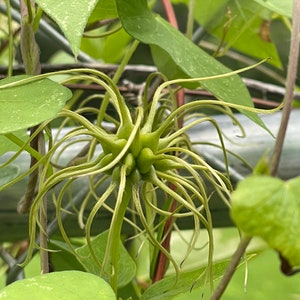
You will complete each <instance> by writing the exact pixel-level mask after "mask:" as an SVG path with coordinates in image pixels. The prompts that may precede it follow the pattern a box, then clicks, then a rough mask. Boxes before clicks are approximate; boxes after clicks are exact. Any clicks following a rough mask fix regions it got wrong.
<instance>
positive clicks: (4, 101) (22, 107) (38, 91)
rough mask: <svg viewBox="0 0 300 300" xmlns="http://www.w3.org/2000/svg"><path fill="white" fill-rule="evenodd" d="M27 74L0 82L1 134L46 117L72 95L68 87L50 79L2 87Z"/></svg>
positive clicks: (56, 111) (48, 117)
mask: <svg viewBox="0 0 300 300" xmlns="http://www.w3.org/2000/svg"><path fill="white" fill-rule="evenodd" d="M28 77H29V76H25V75H20V76H13V77H10V78H6V79H3V80H1V81H0V116H1V118H0V134H3V133H8V132H13V131H17V130H20V129H24V128H28V127H31V126H34V125H37V124H39V123H41V122H43V121H45V120H49V119H51V118H53V117H55V115H56V114H57V113H58V112H59V111H60V110H61V109H62V108H63V106H64V104H65V102H66V101H67V100H68V99H69V98H70V97H71V96H72V93H71V91H70V90H69V89H67V88H65V87H63V86H62V85H60V84H58V83H56V82H54V81H52V80H50V79H40V80H36V81H32V82H30V83H27V84H18V85H15V86H11V87H5V84H7V83H12V82H14V83H17V82H18V81H20V80H22V79H25V78H28Z"/></svg>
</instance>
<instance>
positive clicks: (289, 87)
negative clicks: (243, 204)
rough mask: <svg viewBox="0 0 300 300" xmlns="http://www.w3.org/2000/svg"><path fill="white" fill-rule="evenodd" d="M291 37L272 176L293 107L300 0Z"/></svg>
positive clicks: (275, 172)
mask: <svg viewBox="0 0 300 300" xmlns="http://www.w3.org/2000/svg"><path fill="white" fill-rule="evenodd" d="M292 26H293V27H292V36H291V45H290V53H289V65H288V70H287V82H286V94H285V97H284V100H283V101H284V107H283V110H282V118H281V124H280V127H279V131H278V135H277V138H276V143H275V147H274V152H273V155H272V158H271V169H270V173H271V175H272V176H275V175H276V174H277V169H278V166H279V161H280V156H281V152H282V149H283V143H284V138H285V134H286V130H287V126H288V122H289V118H290V113H291V110H292V105H293V96H294V90H295V82H296V77H297V70H298V58H299V34H300V0H294V9H293V25H292Z"/></svg>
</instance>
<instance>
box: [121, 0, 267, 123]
mask: <svg viewBox="0 0 300 300" xmlns="http://www.w3.org/2000/svg"><path fill="white" fill-rule="evenodd" d="M116 3H117V8H118V12H119V16H120V19H121V22H122V24H123V27H124V28H125V30H126V31H127V32H128V33H129V34H130V35H132V36H133V37H134V38H136V39H138V40H140V41H141V42H143V43H145V44H149V45H151V47H152V50H153V54H154V60H156V61H157V62H158V68H159V69H161V70H162V71H163V72H165V73H167V74H166V75H167V76H168V77H169V79H173V78H197V77H208V76H213V75H220V74H225V73H228V72H230V70H229V69H228V68H226V67H225V66H223V65H222V64H221V63H219V62H218V61H217V60H216V59H214V58H213V57H211V56H210V55H208V54H207V53H206V52H204V51H203V50H201V49H200V48H199V47H198V46H196V45H195V44H194V43H192V42H191V41H190V40H189V39H187V38H186V37H185V36H184V35H183V34H181V33H180V32H179V31H178V30H176V29H174V28H173V27H172V26H171V25H170V24H169V23H168V22H166V21H165V20H163V19H162V18H161V17H160V16H158V15H156V16H155V15H153V14H152V13H151V11H150V10H149V8H148V6H147V1H146V0H141V1H135V0H116ZM205 3H206V5H207V2H205ZM157 49H158V50H157ZM157 51H159V52H158V53H157ZM201 85H202V86H203V87H204V88H205V89H207V90H208V91H210V92H211V93H212V94H213V95H215V96H216V97H217V98H218V99H221V100H224V101H226V102H230V103H235V104H240V105H244V106H248V107H253V103H252V100H251V97H250V95H249V93H248V90H247V89H246V87H245V85H244V84H243V82H242V81H241V79H240V77H239V76H238V75H232V76H229V77H223V78H218V79H213V80H206V81H202V82H201ZM241 112H242V113H244V114H245V115H246V116H248V117H249V118H250V119H251V120H253V121H254V122H256V123H257V124H259V125H260V126H262V127H264V128H265V126H264V124H263V122H262V120H261V119H260V118H259V116H258V115H257V114H255V113H254V112H249V111H245V110H241Z"/></svg>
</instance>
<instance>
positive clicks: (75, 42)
mask: <svg viewBox="0 0 300 300" xmlns="http://www.w3.org/2000/svg"><path fill="white" fill-rule="evenodd" d="M97 2H98V0H80V1H77V0H60V1H57V0H36V3H37V4H38V5H39V6H40V7H41V8H42V9H43V10H44V12H45V13H46V14H47V15H49V16H50V17H51V18H52V19H53V20H54V21H55V22H56V23H57V24H58V26H59V27H60V29H61V30H62V32H63V33H64V35H65V36H66V38H67V39H68V41H69V43H70V46H71V49H72V51H73V53H74V55H75V56H77V55H78V52H79V47H80V42H81V38H82V34H83V31H84V28H85V26H86V24H87V21H88V18H89V16H90V14H91V12H92V11H93V9H94V7H95V5H96V4H97Z"/></svg>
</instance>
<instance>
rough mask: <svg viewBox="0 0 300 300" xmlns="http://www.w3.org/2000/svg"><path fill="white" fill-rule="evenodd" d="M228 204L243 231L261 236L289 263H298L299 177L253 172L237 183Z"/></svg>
mask: <svg viewBox="0 0 300 300" xmlns="http://www.w3.org/2000/svg"><path fill="white" fill-rule="evenodd" d="M231 203H232V209H231V216H232V219H233V220H234V222H235V223H236V225H237V226H238V227H239V228H240V229H241V230H242V231H244V232H245V233H246V234H247V235H250V236H260V237H262V238H263V239H264V240H265V241H266V242H267V243H268V244H269V246H270V247H272V248H274V249H275V250H277V251H278V252H279V253H280V254H281V256H282V257H283V258H284V259H286V260H287V261H288V263H289V264H290V266H299V265H300V177H296V178H294V179H291V180H289V181H286V182H284V181H282V180H280V179H278V178H273V177H270V176H259V175H252V176H250V177H248V178H246V179H245V180H243V181H241V182H240V183H239V184H238V186H237V189H236V191H234V192H233V194H232V199H231Z"/></svg>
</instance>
